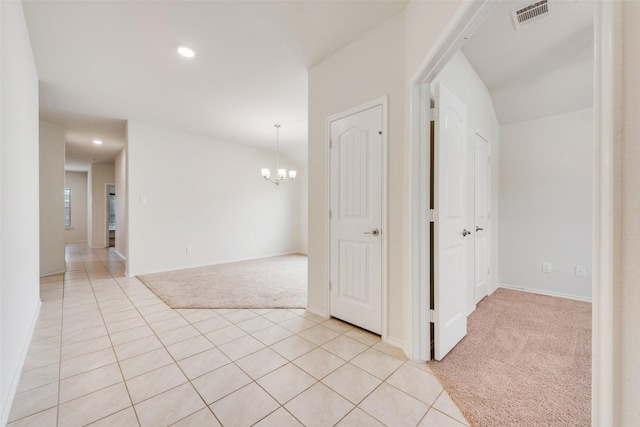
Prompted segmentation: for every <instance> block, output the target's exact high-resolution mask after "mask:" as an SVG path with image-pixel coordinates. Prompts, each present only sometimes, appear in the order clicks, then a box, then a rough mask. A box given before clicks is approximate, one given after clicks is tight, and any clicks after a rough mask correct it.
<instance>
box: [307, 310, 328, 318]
mask: <svg viewBox="0 0 640 427" xmlns="http://www.w3.org/2000/svg"><path fill="white" fill-rule="evenodd" d="M307 311H308V312H310V313H313V314H315V315H316V316H320V317H322V318H324V319H328V318H329V316H327V315H326V313H325V312H324V310H320V309H318V308H314V307H307Z"/></svg>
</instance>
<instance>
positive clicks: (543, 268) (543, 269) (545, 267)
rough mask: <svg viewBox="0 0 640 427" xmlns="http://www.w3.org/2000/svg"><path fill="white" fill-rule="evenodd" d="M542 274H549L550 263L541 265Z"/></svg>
mask: <svg viewBox="0 0 640 427" xmlns="http://www.w3.org/2000/svg"><path fill="white" fill-rule="evenodd" d="M542 272H543V273H551V263H550V262H543V263H542Z"/></svg>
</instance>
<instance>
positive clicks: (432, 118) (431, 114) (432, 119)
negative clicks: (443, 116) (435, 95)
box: [429, 108, 437, 122]
mask: <svg viewBox="0 0 640 427" xmlns="http://www.w3.org/2000/svg"><path fill="white" fill-rule="evenodd" d="M436 116H437V113H436V109H435V108H429V121H430V122H435V121H436V118H437V117H436Z"/></svg>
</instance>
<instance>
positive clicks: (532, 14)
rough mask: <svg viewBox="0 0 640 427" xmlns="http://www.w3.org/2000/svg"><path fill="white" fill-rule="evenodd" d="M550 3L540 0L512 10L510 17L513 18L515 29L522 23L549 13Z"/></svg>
mask: <svg viewBox="0 0 640 427" xmlns="http://www.w3.org/2000/svg"><path fill="white" fill-rule="evenodd" d="M551 5H552V3H551V2H550V1H549V0H541V1H537V2H534V3H531V4H529V5H527V6H525V7H521V8H520V9H516V10H512V11H511V17H512V18H513V25H515V26H516V30H518V29H520V28H521V27H522V26H523V25H527V24H531V23H533V22H535V21H538V20H540V19H542V18H545V17H547V16H549V15H551V12H552V7H551Z"/></svg>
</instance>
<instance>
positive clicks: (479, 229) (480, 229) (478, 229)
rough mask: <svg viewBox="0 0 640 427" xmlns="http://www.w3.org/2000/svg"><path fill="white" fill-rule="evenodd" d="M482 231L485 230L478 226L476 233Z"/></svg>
mask: <svg viewBox="0 0 640 427" xmlns="http://www.w3.org/2000/svg"><path fill="white" fill-rule="evenodd" d="M482 230H484V228H480V227H478V226H477V225H476V231H482Z"/></svg>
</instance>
